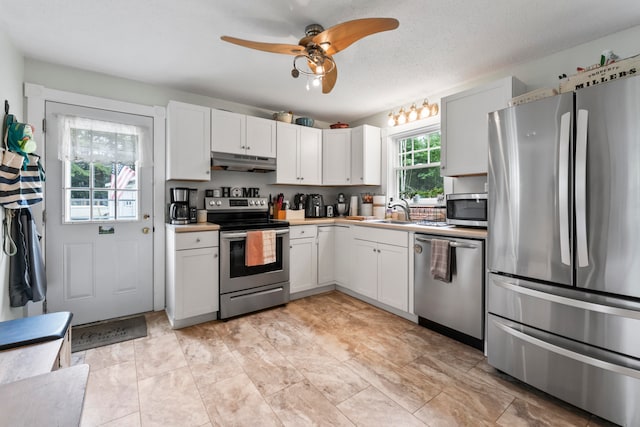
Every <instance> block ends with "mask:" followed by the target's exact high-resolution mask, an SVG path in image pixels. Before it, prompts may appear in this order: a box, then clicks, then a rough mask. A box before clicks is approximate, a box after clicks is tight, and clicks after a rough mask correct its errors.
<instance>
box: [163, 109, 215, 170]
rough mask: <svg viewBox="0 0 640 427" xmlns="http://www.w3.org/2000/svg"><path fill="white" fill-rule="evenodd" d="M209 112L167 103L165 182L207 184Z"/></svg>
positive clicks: (209, 149)
mask: <svg viewBox="0 0 640 427" xmlns="http://www.w3.org/2000/svg"><path fill="white" fill-rule="evenodd" d="M210 152H211V109H210V108H207V107H201V106H199V105H191V104H185V103H183V102H177V101H169V104H168V105H167V151H166V155H167V160H166V179H184V180H192V181H209V178H210V176H211V160H210V159H211V153H210Z"/></svg>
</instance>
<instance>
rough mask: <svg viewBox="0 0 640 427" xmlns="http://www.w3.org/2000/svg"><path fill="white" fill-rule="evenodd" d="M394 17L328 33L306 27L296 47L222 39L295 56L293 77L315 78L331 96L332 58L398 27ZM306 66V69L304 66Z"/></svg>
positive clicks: (353, 23) (366, 20) (358, 21)
mask: <svg viewBox="0 0 640 427" xmlns="http://www.w3.org/2000/svg"><path fill="white" fill-rule="evenodd" d="M398 25H399V23H398V20H397V19H394V18H364V19H355V20H353V21H347V22H343V23H341V24H338V25H335V26H333V27H331V28H329V29H327V30H325V29H324V28H323V27H322V26H321V25H318V24H311V25H307V27H306V28H305V34H306V35H305V36H304V37H303V38H301V39H300V41H299V42H298V44H297V45H294V44H279V43H262V42H254V41H250V40H242V39H237V38H235V37H229V36H222V37H220V38H221V39H222V40H224V41H226V42H229V43H233V44H237V45H239V46H244V47H248V48H251V49H257V50H262V51H265V52H272V53H282V54H285V55H294V59H293V69H292V70H291V75H292V76H293V77H294V78H297V77H298V76H299V75H300V74H301V73H302V74H305V75H307V76H309V77H312V78H313V83H314V85H319V84H320V82H322V93H329V92H331V90H332V89H333V87H334V86H335V84H336V80H337V79H338V68H337V67H336V63H335V61H334V60H333V55H335V54H336V53H338V52H340V51H341V50H344V49H346V48H347V47H349V46H350V45H351V44H353V43H355V42H357V41H358V40H360V39H361V38H364V37H366V36H369V35H371V34H375V33H379V32H382V31H389V30H395V29H396V28H398ZM305 65H306V67H305Z"/></svg>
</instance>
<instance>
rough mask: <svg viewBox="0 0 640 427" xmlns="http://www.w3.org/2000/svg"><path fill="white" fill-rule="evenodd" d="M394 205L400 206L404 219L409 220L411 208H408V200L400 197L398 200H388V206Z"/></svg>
mask: <svg viewBox="0 0 640 427" xmlns="http://www.w3.org/2000/svg"><path fill="white" fill-rule="evenodd" d="M395 206H398V207H400V208H402V210H404V213H405V217H406V220H407V221H411V209H410V208H409V202H408V201H406V200H405V199H400V200H399V201H396V202H394V201H391V202H389V207H390V208H393V207H395Z"/></svg>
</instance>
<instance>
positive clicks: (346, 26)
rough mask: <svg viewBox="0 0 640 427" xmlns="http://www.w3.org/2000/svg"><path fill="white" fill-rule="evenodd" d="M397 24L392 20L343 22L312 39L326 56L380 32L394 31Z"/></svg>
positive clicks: (378, 19)
mask: <svg viewBox="0 0 640 427" xmlns="http://www.w3.org/2000/svg"><path fill="white" fill-rule="evenodd" d="M398 25H400V24H399V22H398V20H397V19H394V18H363V19H355V20H353V21H347V22H343V23H342V24H338V25H334V26H333V27H331V28H329V29H327V30H324V31H323V32H321V33H320V34H318V35H317V36H315V37H314V38H313V42H314V43H316V44H318V45H320V46H321V47H322V48H323V49H324V50H325V51H326V52H327V54H328V55H334V54H336V53H337V52H340V51H341V50H344V49H346V48H347V47H349V46H350V45H352V44H353V43H355V42H357V41H358V40H360V39H361V38H364V37H366V36H369V35H371V34H375V33H379V32H382V31H389V30H395V29H396V28H398Z"/></svg>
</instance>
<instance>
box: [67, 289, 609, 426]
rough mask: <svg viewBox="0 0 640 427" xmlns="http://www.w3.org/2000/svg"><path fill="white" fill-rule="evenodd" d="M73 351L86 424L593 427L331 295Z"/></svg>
mask: <svg viewBox="0 0 640 427" xmlns="http://www.w3.org/2000/svg"><path fill="white" fill-rule="evenodd" d="M147 327H148V336H147V337H145V338H139V339H136V340H133V341H127V342H124V343H119V344H114V345H111V346H107V347H101V348H96V349H91V350H86V351H83V352H78V353H73V355H72V358H73V361H74V363H88V364H89V365H90V366H91V373H90V376H89V382H88V384H87V393H86V398H85V404H84V412H83V416H82V425H83V426H98V425H104V426H181V427H185V426H272V425H273V426H296V427H298V426H307V425H332V426H334V425H335V426H353V425H357V426H403V427H404V426H425V425H426V426H460V425H462V426H488V425H500V426H601V425H607V423H606V422H604V421H603V420H601V419H598V418H596V417H593V416H590V415H589V414H588V413H586V412H583V411H581V410H578V409H576V408H574V407H571V406H568V405H566V404H564V403H562V402H560V401H558V400H556V399H553V398H551V397H549V396H547V395H545V394H543V393H541V392H539V391H536V390H535V389H532V388H530V387H528V386H526V385H524V384H522V383H519V382H517V381H515V380H513V379H511V378H510V377H508V376H505V375H503V374H500V373H499V372H497V371H496V370H495V369H493V368H492V367H490V366H489V365H488V364H487V361H486V358H485V357H484V356H483V354H482V353H481V352H479V351H477V350H475V349H473V348H471V347H468V346H465V345H463V344H460V343H458V342H456V341H453V340H450V339H448V338H446V337H443V336H441V335H439V334H437V333H435V332H432V331H430V330H428V329H425V328H423V327H420V326H418V325H416V324H414V323H411V322H409V321H407V320H405V319H402V318H400V317H397V316H395V315H392V314H389V313H386V312H384V311H382V310H379V309H377V308H375V307H372V306H371V305H369V304H366V303H363V302H361V301H359V300H357V299H354V298H351V297H350V296H347V295H344V294H342V293H340V292H337V291H333V292H329V293H325V294H321V295H316V296H312V297H308V298H304V299H301V300H296V301H293V302H291V303H289V304H288V305H287V306H286V307H278V308H275V309H271V310H266V311H262V312H259V313H254V314H251V315H247V316H243V317H240V318H237V319H233V320H230V321H227V322H221V321H215V322H209V323H206V324H201V325H196V326H193V327H190V328H185V329H180V330H172V329H171V328H170V326H169V323H168V321H167V319H166V317H165V314H164V312H158V313H150V314H147Z"/></svg>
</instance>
